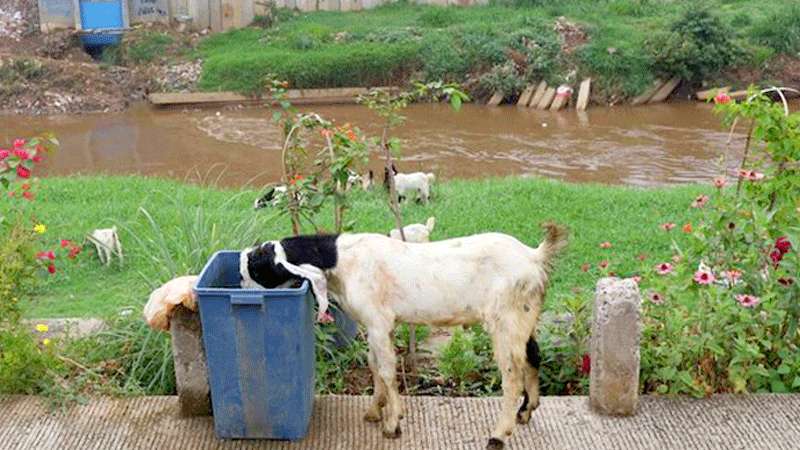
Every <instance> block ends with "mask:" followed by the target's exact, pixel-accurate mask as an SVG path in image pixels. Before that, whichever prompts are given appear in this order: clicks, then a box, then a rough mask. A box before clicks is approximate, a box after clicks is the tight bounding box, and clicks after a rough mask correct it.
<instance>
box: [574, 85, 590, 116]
mask: <svg viewBox="0 0 800 450" xmlns="http://www.w3.org/2000/svg"><path fill="white" fill-rule="evenodd" d="M591 87H592V79H591V78H587V79H585V80H583V81H581V87H580V88H579V89H578V101H577V103H576V104H575V108H576V109H577V110H578V111H586V107H587V106H588V105H589V92H590V91H591Z"/></svg>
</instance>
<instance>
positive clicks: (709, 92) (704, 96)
mask: <svg viewBox="0 0 800 450" xmlns="http://www.w3.org/2000/svg"><path fill="white" fill-rule="evenodd" d="M730 90H731V87H730V86H723V87H720V88H713V89H706V90H705V91H699V92H697V93H696V94H694V96H695V97H697V99H698V100H700V101H706V100H708V99H710V98H711V97H714V96H716V95H717V94H719V93H722V92H728V91H730Z"/></svg>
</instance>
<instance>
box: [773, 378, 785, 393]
mask: <svg viewBox="0 0 800 450" xmlns="http://www.w3.org/2000/svg"><path fill="white" fill-rule="evenodd" d="M770 390H771V391H772V392H777V393H779V394H783V393H786V392H789V389H788V388H787V387H786V385H785V384H783V382H782V381H780V380H772V382H770Z"/></svg>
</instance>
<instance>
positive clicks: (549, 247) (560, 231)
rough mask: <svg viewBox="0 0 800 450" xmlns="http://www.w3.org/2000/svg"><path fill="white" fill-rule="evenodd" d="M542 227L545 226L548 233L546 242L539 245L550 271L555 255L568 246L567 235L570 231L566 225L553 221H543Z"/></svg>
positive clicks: (545, 238)
mask: <svg viewBox="0 0 800 450" xmlns="http://www.w3.org/2000/svg"><path fill="white" fill-rule="evenodd" d="M542 228H544V230H545V233H546V235H545V237H544V242H542V243H541V244H540V245H539V248H538V250H539V252H540V253H541V255H542V259H543V261H544V263H545V266H546V267H547V271H548V272H549V271H550V269H551V268H552V264H553V258H554V257H555V255H556V254H557V253H558V252H559V251H561V249H563V248H564V247H566V246H567V241H568V239H567V236H568V235H569V233H568V232H567V229H566V228H565V227H563V226H561V225H557V224H555V223H553V222H545V223H543V224H542Z"/></svg>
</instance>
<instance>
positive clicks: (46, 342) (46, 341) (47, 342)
mask: <svg viewBox="0 0 800 450" xmlns="http://www.w3.org/2000/svg"><path fill="white" fill-rule="evenodd" d="M42 344H44V345H45V347H46V346H48V345H50V339H47V338H44V339H42Z"/></svg>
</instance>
